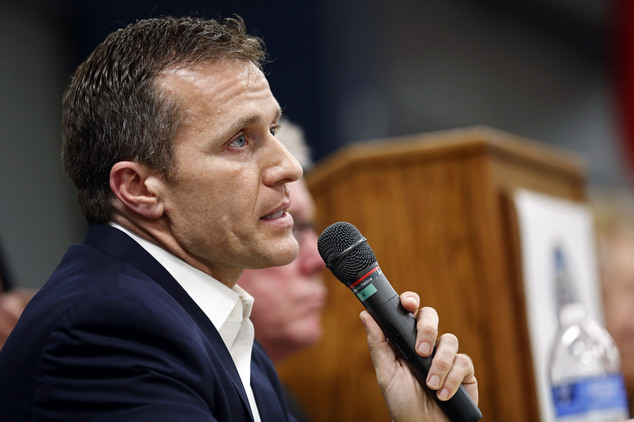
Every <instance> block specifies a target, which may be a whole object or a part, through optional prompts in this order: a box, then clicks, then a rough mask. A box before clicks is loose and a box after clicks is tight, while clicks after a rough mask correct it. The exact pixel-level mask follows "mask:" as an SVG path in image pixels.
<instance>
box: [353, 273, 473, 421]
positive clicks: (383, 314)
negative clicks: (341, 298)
mask: <svg viewBox="0 0 634 422" xmlns="http://www.w3.org/2000/svg"><path fill="white" fill-rule="evenodd" d="M362 274H365V275H364V276H363V277H361V279H359V280H358V281H357V282H356V283H354V284H352V285H351V286H349V288H350V290H352V292H353V293H354V294H355V295H356V296H357V298H358V299H359V301H361V303H362V304H363V306H364V307H365V308H366V309H367V311H368V312H369V313H370V315H372V317H373V318H374V320H375V321H376V322H377V324H378V325H379V327H381V330H383V333H384V334H385V337H387V339H388V340H389V342H390V343H391V344H392V346H393V347H394V349H395V350H397V351H398V352H397V353H399V354H400V355H401V357H402V358H403V359H404V360H405V361H406V362H407V366H408V367H409V368H410V370H411V371H412V373H413V374H414V376H415V377H416V379H417V380H418V382H419V383H420V385H421V386H422V387H423V389H424V390H425V391H426V392H427V394H429V396H430V397H432V398H433V399H434V400H435V401H436V403H437V404H438V406H439V407H440V408H441V409H442V411H443V412H444V413H445V415H447V417H448V418H449V420H450V421H451V422H476V421H479V420H480V419H482V413H481V412H480V409H479V408H478V406H476V404H475V403H474V402H473V400H472V399H471V396H469V394H468V393H467V391H466V390H465V388H464V386H462V385H461V386H460V388H459V389H458V391H457V392H456V394H454V395H453V396H452V397H451V398H450V399H449V400H447V401H442V400H440V399H438V397H437V396H436V392H435V391H433V390H431V389H430V388H429V387H428V386H427V383H426V379H427V374H428V373H429V368H430V367H431V361H432V358H433V354H432V356H429V357H422V356H420V355H419V354H418V353H416V348H415V345H416V318H414V316H413V315H412V314H411V313H409V312H408V311H406V310H405V308H403V306H402V305H401V299H400V297H399V295H398V294H397V293H396V291H395V290H394V288H393V287H392V285H391V284H390V283H389V281H388V280H387V278H385V276H384V275H383V272H382V271H381V268H380V267H379V266H378V264H377V263H376V262H375V263H374V264H372V265H371V266H370V267H368V268H367V269H366V270H364V271H362ZM434 352H435V350H434Z"/></svg>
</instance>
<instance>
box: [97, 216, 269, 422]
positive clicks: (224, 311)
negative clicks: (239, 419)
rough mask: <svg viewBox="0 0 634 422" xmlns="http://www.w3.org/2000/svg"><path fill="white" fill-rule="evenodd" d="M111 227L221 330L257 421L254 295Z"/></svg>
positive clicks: (258, 415)
mask: <svg viewBox="0 0 634 422" xmlns="http://www.w3.org/2000/svg"><path fill="white" fill-rule="evenodd" d="M110 225H111V226H113V227H116V228H117V229H119V230H121V231H123V232H124V233H126V234H127V235H128V236H130V237H131V238H132V239H134V240H135V241H136V242H137V243H138V244H139V245H141V247H143V249H145V250H146V251H147V252H148V253H149V254H150V255H152V256H153V257H154V259H156V260H157V261H158V262H159V263H160V264H161V265H162V266H163V267H165V269H166V270H167V271H168V272H169V273H170V274H171V275H172V277H174V278H175V279H176V281H177V282H178V283H179V284H180V285H181V287H183V289H184V290H185V291H186V292H187V294H188V295H189V296H190V297H191V298H192V299H193V300H194V302H196V304H197V305H198V306H199V307H200V309H202V311H203V312H204V313H205V315H207V317H208V318H209V320H210V321H211V323H212V324H213V325H214V327H216V329H217V330H218V332H219V333H220V337H222V339H223V340H224V342H225V345H226V346H227V349H229V353H230V354H231V357H232V358H233V362H234V363H235V365H236V368H237V369H238V373H239V374H240V379H241V380H242V384H243V385H244V389H245V391H246V393H247V397H248V398H249V405H250V406H251V411H252V413H253V417H254V419H255V421H256V422H260V414H259V412H258V408H257V405H256V403H255V397H254V395H253V389H252V388H251V350H252V348H253V341H254V331H253V323H252V322H251V320H250V319H249V316H250V315H251V309H252V307H253V296H251V295H250V294H249V293H247V292H246V291H245V290H244V289H242V288H241V287H240V286H238V285H237V284H236V285H235V286H234V287H233V288H229V287H228V286H226V285H225V284H222V283H221V282H220V281H218V280H216V279H215V278H213V277H211V276H209V275H207V274H205V273H203V272H202V271H200V270H198V269H196V268H194V267H192V266H191V265H189V264H188V263H186V262H185V261H183V260H182V259H180V258H178V257H177V256H175V255H173V254H171V253H170V252H168V251H166V250H165V249H163V248H161V247H160V246H158V245H155V244H154V243H152V242H150V241H148V240H145V239H143V238H142V237H140V236H138V235H136V234H134V233H132V232H131V231H129V230H127V229H126V228H124V227H123V226H121V225H119V224H117V223H110Z"/></svg>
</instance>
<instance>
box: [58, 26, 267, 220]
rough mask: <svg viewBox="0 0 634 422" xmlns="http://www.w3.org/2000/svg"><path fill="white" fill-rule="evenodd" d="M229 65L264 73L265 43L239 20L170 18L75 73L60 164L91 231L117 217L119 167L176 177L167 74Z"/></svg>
mask: <svg viewBox="0 0 634 422" xmlns="http://www.w3.org/2000/svg"><path fill="white" fill-rule="evenodd" d="M223 59H230V60H243V61H248V62H252V63H254V64H256V65H257V66H258V67H259V68H261V67H262V64H263V62H264V59H265V51H264V43H263V42H262V40H261V39H259V38H257V37H254V36H251V35H248V34H247V33H246V28H245V25H244V21H243V20H242V19H241V18H240V17H235V18H228V19H224V20H223V21H216V20H207V19H202V18H194V17H184V18H172V17H165V18H156V19H147V20H142V21H138V22H136V23H134V24H131V25H128V26H127V27H125V28H123V29H119V30H117V31H115V32H113V33H112V34H110V35H109V36H108V37H107V38H106V39H105V41H104V42H103V43H101V44H100V45H99V46H98V47H97V48H96V49H95V50H94V51H93V53H92V54H91V55H90V56H89V57H88V58H87V59H86V61H85V62H83V63H82V64H81V65H80V66H79V67H78V68H77V70H76V72H75V73H74V75H73V76H72V78H71V81H70V85H69V88H68V90H67V91H66V93H65V95H64V99H63V106H62V142H63V146H62V161H63V164H64V169H65V170H66V172H67V173H68V175H69V176H70V177H71V179H72V180H73V182H74V183H75V187H76V188H77V202H78V203H79V206H80V208H81V210H82V212H83V214H84V217H85V218H86V220H87V221H88V222H89V223H106V222H108V221H109V220H110V219H111V217H112V212H113V205H112V202H113V201H112V199H113V198H114V196H113V193H112V191H111V190H110V182H109V179H110V170H111V169H112V166H113V165H114V164H115V163H117V162H118V161H124V160H130V161H135V162H139V163H142V164H144V165H147V166H148V167H150V168H152V169H155V170H157V171H159V172H160V173H161V174H162V175H164V176H165V177H166V178H168V179H170V178H171V177H172V175H173V172H174V160H173V146H172V145H173V140H174V136H175V134H176V131H177V129H178V127H179V122H180V116H179V108H178V104H177V101H175V100H174V99H173V98H170V97H169V95H167V94H165V93H163V92H161V90H160V89H159V88H158V83H157V80H158V78H159V77H160V75H161V73H162V72H164V71H165V70H168V69H173V68H175V67H192V66H194V65H196V64H200V63H205V62H210V61H212V62H213V61H220V60H223Z"/></svg>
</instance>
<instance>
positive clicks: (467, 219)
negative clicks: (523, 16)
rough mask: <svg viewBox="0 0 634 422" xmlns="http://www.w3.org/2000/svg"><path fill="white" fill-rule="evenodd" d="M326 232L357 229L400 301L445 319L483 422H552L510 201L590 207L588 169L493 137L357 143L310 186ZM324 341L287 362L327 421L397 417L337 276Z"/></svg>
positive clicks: (284, 369) (449, 134) (308, 403)
mask: <svg viewBox="0 0 634 422" xmlns="http://www.w3.org/2000/svg"><path fill="white" fill-rule="evenodd" d="M307 180H308V184H309V188H310V190H311V191H312V193H313V195H314V197H315V201H316V204H317V209H318V229H323V228H325V227H326V226H328V225H329V224H331V223H333V222H336V221H348V222H350V223H352V224H354V225H355V226H356V227H357V228H358V229H359V230H360V231H361V233H362V234H363V235H364V236H365V237H366V238H367V239H368V242H369V244H370V246H371V247H372V249H373V250H374V252H375V255H376V257H377V260H378V262H379V264H380V265H381V268H382V269H383V271H384V273H385V274H386V276H387V277H388V279H389V280H390V282H391V283H392V285H393V286H394V288H395V289H396V291H397V292H402V291H404V290H412V291H415V292H417V293H419V294H420V295H421V302H422V304H423V305H425V306H433V307H434V308H436V310H437V311H438V313H439V315H440V321H441V326H440V330H441V333H442V332H452V333H454V334H456V335H457V336H458V338H459V339H460V342H461V343H460V350H461V351H462V352H464V353H467V354H468V355H469V356H471V358H472V359H473V361H474V364H475V367H476V376H477V378H478V382H479V390H480V403H479V407H480V409H481V410H482V413H483V415H484V418H483V420H484V421H494V422H497V421H499V422H502V421H513V422H522V421H526V422H535V421H539V420H540V414H539V409H538V403H537V395H536V391H535V385H534V375H533V367H532V361H531V352H530V344H529V334H528V328H527V321H526V313H525V307H524V293H523V285H522V272H521V262H520V252H519V243H518V231H517V226H516V221H515V219H514V213H513V212H512V203H511V202H512V201H511V200H510V195H511V194H512V192H513V191H514V190H515V189H517V188H524V189H530V190H533V191H536V192H541V193H545V194H549V195H553V196H555V197H560V198H564V199H568V200H573V201H584V199H585V167H584V163H583V161H582V160H581V159H580V158H579V157H577V156H572V155H570V154H569V153H568V152H564V151H561V150H557V149H555V148H553V147H551V146H547V145H544V144H541V143H538V142H535V141H532V140H528V139H524V138H520V137H518V136H515V135H511V134H509V133H505V132H501V131H498V130H494V129H491V128H487V127H474V128H467V129H460V130H451V131H443V132H437V133H430V134H423V135H416V136H410V137H402V138H398V139H390V140H385V141H371V142H363V143H358V144H351V145H349V146H347V147H345V148H343V149H342V150H340V151H338V152H337V153H335V154H334V155H332V156H331V157H329V158H328V159H326V160H324V161H323V162H321V163H319V164H318V166H316V168H315V169H314V170H313V171H312V172H311V173H310V174H309V175H308V176H307ZM325 278H326V285H327V286H328V288H329V304H328V307H327V309H326V312H325V315H324V333H325V334H324V337H323V339H322V340H321V342H320V343H319V344H317V345H316V346H315V347H313V348H311V349H310V350H306V351H304V352H302V353H301V354H299V355H297V356H294V357H292V358H290V359H289V360H287V361H285V362H282V363H281V364H280V365H279V366H278V369H279V372H280V376H281V378H282V380H283V382H284V383H285V384H286V385H288V386H289V387H291V389H292V390H293V391H294V393H295V395H296V398H297V399H298V400H299V401H300V402H301V403H302V404H303V405H304V407H305V408H306V410H307V411H308V412H309V413H310V414H311V416H312V417H313V419H314V421H315V422H333V421H338V422H354V421H365V422H369V421H377V422H388V421H389V420H390V417H389V413H388V412H387V409H386V406H385V403H384V401H383V399H382V396H381V394H380V392H379V389H378V387H377V385H376V379H375V373H374V369H373V367H372V363H371V361H370V357H369V353H368V350H367V346H366V338H365V330H364V328H363V326H362V324H361V321H360V320H359V317H358V315H359V313H360V312H361V311H362V310H363V307H362V305H361V303H359V301H358V300H357V299H356V298H355V297H354V296H353V294H352V293H351V292H349V291H348V289H347V288H346V287H345V286H344V285H343V284H341V283H340V282H339V281H338V280H336V279H335V278H334V277H333V276H332V274H331V273H330V272H327V273H326V274H325Z"/></svg>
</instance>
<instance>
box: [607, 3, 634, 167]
mask: <svg viewBox="0 0 634 422" xmlns="http://www.w3.org/2000/svg"><path fill="white" fill-rule="evenodd" d="M612 13H613V16H612V22H613V27H612V33H611V34H610V35H611V36H612V37H613V39H612V43H611V51H610V53H611V59H612V61H611V65H612V78H613V89H614V96H615V99H616V102H617V110H616V117H617V125H618V129H619V132H620V137H621V139H622V140H623V151H624V153H625V154H626V155H627V160H626V161H627V166H628V170H629V175H630V177H632V178H634V1H633V0H615V1H614V2H613V10H612Z"/></svg>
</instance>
